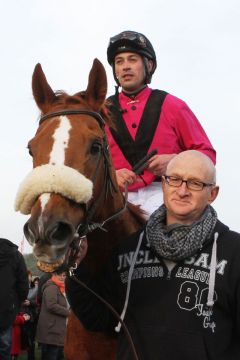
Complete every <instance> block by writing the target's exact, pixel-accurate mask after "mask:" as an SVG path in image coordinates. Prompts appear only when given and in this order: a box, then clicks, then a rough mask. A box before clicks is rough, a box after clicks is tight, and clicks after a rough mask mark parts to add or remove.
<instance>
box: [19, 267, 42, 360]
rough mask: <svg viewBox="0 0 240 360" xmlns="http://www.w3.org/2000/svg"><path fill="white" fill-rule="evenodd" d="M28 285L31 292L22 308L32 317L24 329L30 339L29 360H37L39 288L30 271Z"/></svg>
mask: <svg viewBox="0 0 240 360" xmlns="http://www.w3.org/2000/svg"><path fill="white" fill-rule="evenodd" d="M28 284H29V291H28V296H27V299H26V300H25V301H24V302H23V306H22V308H21V310H22V312H23V313H27V314H28V315H29V316H30V320H29V321H28V322H26V323H24V324H23V328H24V331H25V334H26V336H27V337H28V341H29V346H28V349H27V353H28V356H27V359H28V360H35V335H36V329H37V320H38V306H37V291H38V288H37V287H35V286H34V283H33V279H32V272H31V271H30V270H28Z"/></svg>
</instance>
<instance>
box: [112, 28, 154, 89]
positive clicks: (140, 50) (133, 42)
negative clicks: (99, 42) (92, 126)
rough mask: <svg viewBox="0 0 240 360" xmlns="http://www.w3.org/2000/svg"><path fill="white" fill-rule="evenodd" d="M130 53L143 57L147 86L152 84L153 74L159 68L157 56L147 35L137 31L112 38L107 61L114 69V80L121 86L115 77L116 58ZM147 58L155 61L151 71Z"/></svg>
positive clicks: (122, 33)
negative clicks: (121, 54)
mask: <svg viewBox="0 0 240 360" xmlns="http://www.w3.org/2000/svg"><path fill="white" fill-rule="evenodd" d="M128 51H129V52H134V53H137V54H139V55H141V56H142V57H143V61H144V64H145V71H146V79H145V82H146V84H149V83H150V82H151V78H152V74H153V73H154V71H155V70H156V67H157V59H156V54H155V51H154V49H153V46H152V44H151V43H150V41H149V40H148V38H147V37H146V36H145V35H143V34H141V33H138V32H135V31H123V32H121V33H120V34H118V35H115V36H113V37H111V38H110V41H109V44H108V48H107V59H108V62H109V64H110V65H111V66H112V68H113V75H114V79H115V80H116V82H117V83H118V84H119V82H118V80H117V78H116V75H115V67H114V59H115V56H116V55H117V54H119V53H122V52H128ZM146 58H147V59H150V60H152V61H153V68H152V70H151V71H149V70H148V67H147V61H146Z"/></svg>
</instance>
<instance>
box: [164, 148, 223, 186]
mask: <svg viewBox="0 0 240 360" xmlns="http://www.w3.org/2000/svg"><path fill="white" fill-rule="evenodd" d="M177 169H181V170H182V171H183V172H184V171H186V172H189V171H190V172H191V173H192V174H193V175H195V176H197V177H196V178H198V179H199V180H202V181H204V182H208V183H213V184H215V183H216V168H215V166H214V164H213V162H212V160H211V159H210V158H209V157H208V156H207V155H205V154H203V153H201V152H200V151H196V150H187V151H183V152H181V153H180V154H178V155H176V156H174V158H172V160H170V161H169V163H168V165H167V169H166V174H167V175H176V174H174V172H175V171H176V170H177ZM195 176H194V177H195Z"/></svg>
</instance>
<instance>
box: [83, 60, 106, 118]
mask: <svg viewBox="0 0 240 360" xmlns="http://www.w3.org/2000/svg"><path fill="white" fill-rule="evenodd" d="M106 94H107V76H106V71H105V69H104V67H103V65H102V63H101V62H100V61H99V60H98V59H94V61H93V66H92V69H91V70H90V73H89V77H88V86H87V90H86V92H85V99H86V101H87V102H88V103H89V105H90V106H91V107H92V108H93V110H95V111H99V110H100V108H101V106H102V105H103V103H104V101H105V98H106Z"/></svg>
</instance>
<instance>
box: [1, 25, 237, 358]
mask: <svg viewBox="0 0 240 360" xmlns="http://www.w3.org/2000/svg"><path fill="white" fill-rule="evenodd" d="M107 58H108V62H109V64H110V65H111V67H112V71H113V76H114V79H115V80H116V83H117V87H116V93H115V95H113V96H111V97H110V98H109V99H108V106H109V109H110V111H111V114H112V117H113V120H114V124H115V125H114V127H107V128H106V131H107V136H108V140H109V145H110V150H111V154H112V157H113V163H114V166H115V169H116V176H117V182H118V185H119V187H120V188H121V189H122V190H124V188H125V184H126V183H127V184H128V185H129V200H130V201H131V202H133V203H135V204H138V205H140V206H141V207H142V209H143V210H145V211H146V213H147V218H148V219H147V222H146V224H145V225H144V226H143V228H142V229H141V230H140V231H139V232H137V233H135V234H132V235H131V236H130V238H128V239H123V241H122V242H121V244H120V246H119V247H118V248H117V249H115V250H114V253H113V254H112V256H111V258H110V259H109V263H108V264H106V268H105V269H104V271H103V273H102V274H99V277H98V279H97V281H96V282H94V280H93V279H92V277H91V275H90V273H89V271H88V268H87V265H86V264H85V261H84V258H85V255H86V253H87V240H86V239H85V240H84V241H83V246H82V250H81V251H82V252H81V253H79V256H78V268H77V269H76V271H75V274H76V276H77V277H79V279H81V280H82V281H84V282H85V283H86V284H90V286H91V288H93V289H94V290H95V291H96V292H98V293H99V294H100V295H101V296H102V297H103V298H105V299H106V300H108V302H110V303H111V304H112V305H113V307H114V308H115V309H116V310H117V311H118V312H119V313H121V318H122V319H123V320H124V321H125V323H126V325H127V327H128V329H129V330H130V333H131V335H132V338H133V342H134V345H135V347H136V351H137V354H138V356H139V359H140V360H155V359H156V360H159V359H169V360H177V359H185V360H190V359H191V360H192V359H196V360H197V359H199V360H215V359H221V360H237V359H239V358H240V316H239V314H240V265H239V264H240V262H239V255H240V235H239V234H238V233H235V232H233V231H231V230H230V229H229V228H228V227H227V226H226V225H224V224H222V223H221V222H220V221H219V219H218V216H217V213H216V211H215V210H214V208H213V207H212V203H213V202H214V200H215V199H216V197H217V196H218V192H219V187H218V185H217V182H216V169H215V164H216V151H215V150H214V148H213V146H212V144H211V142H210V140H209V139H208V137H207V135H206V133H205V131H204V129H203V128H202V126H201V124H200V122H199V121H198V119H197V118H196V116H195V115H194V114H193V112H192V111H191V110H190V108H189V107H188V106H187V104H186V103H185V102H184V101H182V100H180V99H178V98H177V97H175V96H173V95H171V94H169V93H167V92H165V91H162V90H153V89H151V88H150V87H149V84H150V82H151V78H152V75H153V74H154V72H155V70H156V67H157V59H156V54H155V51H154V48H153V46H152V44H151V42H150V41H149V40H148V39H147V37H146V36H145V35H143V34H141V33H138V32H134V31H124V32H122V33H120V34H117V35H116V36H114V37H112V38H111V39H110V42H109V46H108V49H107ZM119 87H121V91H120V92H119V91H118V89H119ZM153 149H157V154H156V155H154V156H153V157H152V158H151V159H150V160H149V162H148V164H147V166H146V169H145V170H143V171H142V173H141V174H139V175H136V174H135V173H134V172H133V171H132V167H133V166H134V165H135V164H136V163H137V162H138V161H139V160H140V159H141V158H142V157H143V156H145V155H146V154H147V153H149V152H151V151H152V150H153ZM65 278H66V269H64V268H60V269H58V270H57V271H56V272H55V273H53V274H51V275H45V276H44V277H42V278H41V279H39V282H38V279H37V282H35V283H34V279H32V274H31V273H30V272H29V271H27V269H26V265H25V263H24V259H23V257H22V255H21V254H20V253H19V251H18V250H17V248H16V246H15V245H14V244H12V243H11V242H10V241H8V240H6V239H0V281H1V284H2V286H3V287H4V289H5V292H4V294H3V295H1V296H0V360H10V359H11V356H12V360H13V359H16V358H17V356H18V354H19V353H20V352H21V350H22V349H25V351H27V356H28V360H35V357H34V351H35V346H36V345H35V342H38V343H39V344H40V346H41V353H42V360H62V359H64V334H65V329H66V323H67V318H68V315H69V305H68V302H69V304H70V306H71V309H72V310H73V311H74V313H75V314H76V315H77V317H78V318H79V319H80V321H81V322H82V323H83V324H84V326H85V327H86V328H87V329H89V330H91V331H107V332H113V331H115V330H116V331H117V332H119V333H120V334H119V336H118V351H117V359H119V360H128V359H129V360H130V359H131V356H132V355H131V350H130V348H129V344H128V342H127V340H126V337H125V335H124V333H123V332H122V331H121V324H117V323H116V319H115V318H113V317H112V314H111V313H109V310H108V309H107V308H106V307H105V305H103V304H101V303H100V302H99V301H98V300H97V299H96V298H95V297H93V296H92V295H91V293H89V292H87V291H86V290H85V289H84V288H82V287H80V286H79V285H78V284H77V283H76V282H74V281H73V280H72V279H71V278H67V280H66V293H67V299H66V296H65ZM99 314H101V316H99ZM23 335H24V336H25V342H26V343H25V344H24V340H23V339H24V336H23ZM12 340H13V341H12Z"/></svg>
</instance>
